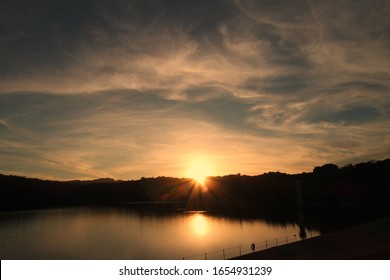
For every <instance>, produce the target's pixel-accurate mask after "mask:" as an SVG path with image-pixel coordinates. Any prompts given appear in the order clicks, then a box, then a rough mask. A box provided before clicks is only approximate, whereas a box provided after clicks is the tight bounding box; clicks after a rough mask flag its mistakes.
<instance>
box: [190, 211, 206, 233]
mask: <svg viewBox="0 0 390 280" xmlns="http://www.w3.org/2000/svg"><path fill="white" fill-rule="evenodd" d="M191 228H192V231H193V232H194V233H195V235H197V236H199V237H203V236H206V235H207V233H208V231H209V225H208V222H207V218H206V217H205V216H204V215H203V214H202V213H194V214H193V215H192V217H191Z"/></svg>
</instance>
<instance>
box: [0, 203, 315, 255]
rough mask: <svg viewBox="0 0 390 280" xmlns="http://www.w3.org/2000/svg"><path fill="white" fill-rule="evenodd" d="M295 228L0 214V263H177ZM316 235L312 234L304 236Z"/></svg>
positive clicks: (174, 217)
mask: <svg viewBox="0 0 390 280" xmlns="http://www.w3.org/2000/svg"><path fill="white" fill-rule="evenodd" d="M298 232H299V227H298V226H297V225H285V226H283V225H271V224H267V223H265V222H264V221H262V220H239V219H230V218H226V217H217V216H213V215H211V214H208V213H205V212H180V211H176V212H172V213H169V214H168V213H166V214H164V213H152V212H146V213H145V212H144V211H140V210H137V209H129V208H118V207H108V208H86V207H74V208H63V209H62V208H61V209H46V210H33V211H18V212H8V213H7V212H6V213H0V257H1V259H181V258H183V257H191V256H194V255H202V254H203V255H204V253H205V252H211V251H215V250H218V251H221V249H222V248H231V247H236V246H239V245H245V244H251V243H253V242H260V241H264V240H266V239H275V238H276V237H285V236H287V235H288V236H292V235H294V234H296V235H297V236H298ZM307 232H308V233H309V235H310V234H313V235H317V234H318V233H317V232H310V231H307Z"/></svg>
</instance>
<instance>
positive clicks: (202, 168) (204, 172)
mask: <svg viewBox="0 0 390 280" xmlns="http://www.w3.org/2000/svg"><path fill="white" fill-rule="evenodd" d="M212 173H213V168H212V166H211V165H210V164H209V163H208V162H206V161H203V160H195V161H193V162H192V163H191V164H190V166H189V168H188V170H187V174H186V176H188V177H190V178H192V179H194V180H195V181H196V182H197V183H199V184H202V185H204V183H205V180H206V177H207V176H210V175H212Z"/></svg>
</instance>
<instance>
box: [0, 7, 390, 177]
mask: <svg viewBox="0 0 390 280" xmlns="http://www.w3.org/2000/svg"><path fill="white" fill-rule="evenodd" d="M389 11H390V5H389V2H388V1H378V0H374V1H309V0H308V1H277V0H276V1H260V0H259V1H254V0H253V1H252V0H236V1H196V0H194V1H178V0H176V1H125V0H123V1H86V0H80V1H59V0H54V1H50V2H48V1H38V0H37V1H23V0H20V1H2V3H1V4H0V34H1V39H0V64H1V65H2V66H1V67H0V172H1V173H5V174H20V175H26V176H35V177H40V178H55V179H64V180H65V179H76V178H77V179H87V178H98V177H113V178H116V179H138V178H140V177H142V176H145V177H151V176H162V175H165V176H177V177H182V176H186V170H188V169H189V168H191V163H192V162H194V161H195V162H198V164H202V162H203V163H204V164H205V166H206V165H207V166H208V168H210V172H209V173H210V175H224V174H232V173H242V174H249V175H254V174H261V173H263V172H267V171H281V172H288V173H297V172H302V171H310V170H312V168H313V167H314V166H316V165H321V164H324V163H328V162H333V163H336V164H339V165H343V164H347V163H356V162H360V161H368V160H373V159H378V160H379V159H383V158H388V157H389V156H390V140H389V139H390V133H389V132H390V130H389V127H390V120H389V112H390V98H389V83H390V82H389V81H390V79H389V78H390V61H389V57H390V56H389V54H390V53H389V52H390V47H389V40H390V38H389V31H390V24H389V21H390V19H389V17H388V13H389Z"/></svg>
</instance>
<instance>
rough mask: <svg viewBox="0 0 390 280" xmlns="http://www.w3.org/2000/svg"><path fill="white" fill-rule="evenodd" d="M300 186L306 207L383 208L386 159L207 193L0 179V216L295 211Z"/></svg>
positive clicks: (175, 185) (242, 179) (214, 181)
mask: <svg viewBox="0 0 390 280" xmlns="http://www.w3.org/2000/svg"><path fill="white" fill-rule="evenodd" d="M297 182H300V183H299V184H300V185H301V188H302V197H303V204H304V206H305V207H314V206H325V205H328V206H329V205H341V206H342V205H351V204H354V205H362V204H375V205H388V204H389V202H390V201H389V200H390V159H386V160H382V161H370V162H365V163H359V164H355V165H352V164H350V165H347V166H343V167H341V168H339V167H338V166H336V165H334V164H325V165H323V166H318V167H315V168H314V169H313V172H310V173H301V174H294V175H290V174H285V173H280V172H269V173H265V174H262V175H258V176H246V175H240V174H236V175H227V176H216V177H209V178H208V179H207V181H206V186H207V189H206V188H204V187H202V186H199V185H198V184H197V183H196V182H195V181H194V180H192V179H186V178H172V177H156V178H141V179H140V180H131V181H115V180H113V179H110V178H104V179H98V180H91V181H67V182H61V181H49V180H40V179H33V178H26V177H21V176H13V175H0V184H1V196H0V203H1V210H15V209H31V208H46V207H56V206H66V205H91V204H95V205H96V204H98V205H100V204H103V205H104V204H118V203H130V202H166V203H167V202H175V203H180V204H181V205H182V207H184V208H186V209H189V210H225V211H227V210H231V211H239V212H246V211H254V210H258V209H263V210H264V209H266V208H268V207H294V206H295V205H296V203H297V198H296V184H297Z"/></svg>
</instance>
